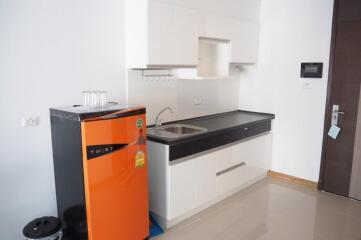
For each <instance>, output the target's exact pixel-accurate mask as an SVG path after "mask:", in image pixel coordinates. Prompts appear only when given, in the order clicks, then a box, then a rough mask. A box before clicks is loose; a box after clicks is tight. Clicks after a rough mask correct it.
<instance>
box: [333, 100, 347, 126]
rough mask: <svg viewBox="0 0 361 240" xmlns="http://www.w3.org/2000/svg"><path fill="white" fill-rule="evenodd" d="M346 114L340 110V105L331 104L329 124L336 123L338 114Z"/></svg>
mask: <svg viewBox="0 0 361 240" xmlns="http://www.w3.org/2000/svg"><path fill="white" fill-rule="evenodd" d="M339 114H341V115H346V113H345V112H342V111H340V105H333V106H332V117H331V126H333V125H336V126H337V124H338V115H339Z"/></svg>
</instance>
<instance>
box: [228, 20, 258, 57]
mask: <svg viewBox="0 0 361 240" xmlns="http://www.w3.org/2000/svg"><path fill="white" fill-rule="evenodd" d="M227 24H228V29H229V30H230V32H229V35H230V40H231V62H232V63H255V62H257V54H258V29H259V28H258V24H257V23H253V22H246V21H237V20H228V21H227Z"/></svg>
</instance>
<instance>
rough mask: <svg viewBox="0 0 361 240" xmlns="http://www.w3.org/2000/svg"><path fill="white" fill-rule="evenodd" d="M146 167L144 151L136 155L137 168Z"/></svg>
mask: <svg viewBox="0 0 361 240" xmlns="http://www.w3.org/2000/svg"><path fill="white" fill-rule="evenodd" d="M144 165H145V154H144V152H142V151H138V152H137V153H136V154H135V167H136V168H141V167H144Z"/></svg>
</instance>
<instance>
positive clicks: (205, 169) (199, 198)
mask: <svg viewBox="0 0 361 240" xmlns="http://www.w3.org/2000/svg"><path fill="white" fill-rule="evenodd" d="M219 156H220V154H219V153H218V151H216V152H212V153H208V154H205V155H201V156H200V157H197V158H196V159H194V160H195V168H194V169H195V173H196V174H195V179H196V181H195V184H196V204H197V207H199V206H203V205H205V204H207V203H209V202H211V201H212V200H214V199H215V198H216V197H217V189H216V188H215V186H216V184H217V182H216V172H217V159H218V158H219Z"/></svg>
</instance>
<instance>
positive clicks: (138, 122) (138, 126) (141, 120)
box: [136, 118, 144, 128]
mask: <svg viewBox="0 0 361 240" xmlns="http://www.w3.org/2000/svg"><path fill="white" fill-rule="evenodd" d="M143 124H144V122H143V119H141V118H139V119H138V120H137V122H136V125H137V128H143Z"/></svg>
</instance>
